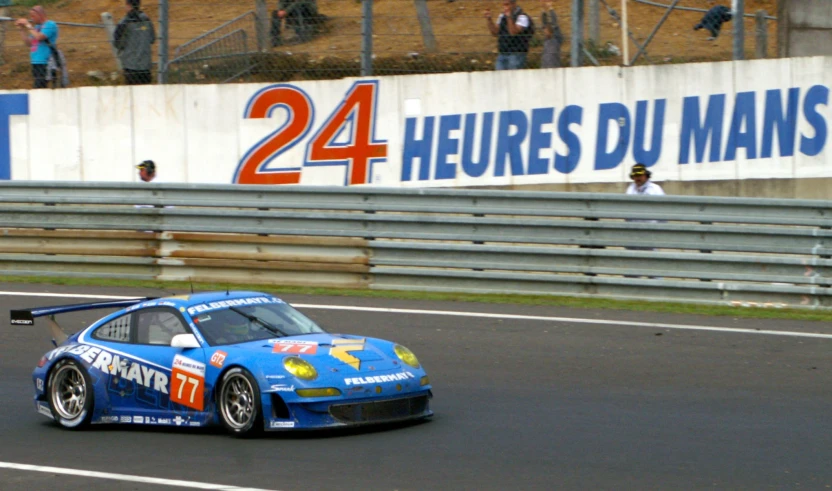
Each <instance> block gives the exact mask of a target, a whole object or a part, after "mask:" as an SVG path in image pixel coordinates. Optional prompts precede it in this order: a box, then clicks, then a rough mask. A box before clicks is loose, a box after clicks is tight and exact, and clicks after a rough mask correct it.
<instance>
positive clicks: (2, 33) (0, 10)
mask: <svg viewBox="0 0 832 491" xmlns="http://www.w3.org/2000/svg"><path fill="white" fill-rule="evenodd" d="M6 5H8V3H4V0H0V17H6V16H7V15H9V9H8V7H6ZM5 40H6V22H5V21H0V65H2V64H3V63H5V61H4V60H3V42H4V41H5Z"/></svg>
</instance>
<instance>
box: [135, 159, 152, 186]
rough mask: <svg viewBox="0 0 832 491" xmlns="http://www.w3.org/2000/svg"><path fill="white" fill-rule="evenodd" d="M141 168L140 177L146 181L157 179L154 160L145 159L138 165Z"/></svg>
mask: <svg viewBox="0 0 832 491" xmlns="http://www.w3.org/2000/svg"><path fill="white" fill-rule="evenodd" d="M136 168H137V169H139V179H141V180H142V181H144V182H151V181H153V180H154V179H156V163H155V162H153V161H152V160H145V161H144V162H142V163H141V164H139V165H137V166H136Z"/></svg>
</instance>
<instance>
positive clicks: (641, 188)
mask: <svg viewBox="0 0 832 491" xmlns="http://www.w3.org/2000/svg"><path fill="white" fill-rule="evenodd" d="M652 175H653V173H652V172H650V171H649V170H647V166H645V165H644V164H636V165H634V166H633V168H632V170H630V179H632V180H633V182H631V183H630V185H629V186H628V187H627V194H652V195H664V189H662V187H661V186H659V185H658V184H656V183H655V182H653V181H650V176H652Z"/></svg>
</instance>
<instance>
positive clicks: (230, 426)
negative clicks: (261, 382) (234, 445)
mask: <svg viewBox="0 0 832 491" xmlns="http://www.w3.org/2000/svg"><path fill="white" fill-rule="evenodd" d="M217 394H218V395H217V411H218V412H219V416H220V421H222V425H223V426H224V427H225V429H226V430H227V431H228V432H229V433H230V434H231V435H232V436H235V437H239V438H248V437H252V436H256V435H259V434H260V433H262V432H263V410H262V405H261V404H260V387H259V386H258V385H257V381H256V380H255V379H254V377H253V376H252V375H251V374H250V373H249V372H248V371H247V370H245V369H243V368H240V367H234V368H232V369H230V370H228V371H227V372H225V374H223V376H222V379H221V381H220V383H219V391H218V392H217Z"/></svg>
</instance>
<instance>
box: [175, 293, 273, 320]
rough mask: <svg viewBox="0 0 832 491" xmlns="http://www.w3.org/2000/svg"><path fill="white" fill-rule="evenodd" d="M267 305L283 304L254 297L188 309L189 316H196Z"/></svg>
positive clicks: (211, 303) (270, 298) (269, 298)
mask: <svg viewBox="0 0 832 491" xmlns="http://www.w3.org/2000/svg"><path fill="white" fill-rule="evenodd" d="M265 303H283V302H282V301H280V300H278V299H276V298H274V297H252V298H235V299H231V300H220V301H219V302H208V303H203V304H200V305H194V306H193V307H188V314H190V315H192V316H193V315H194V314H199V313H202V312H210V311H212V310H217V309H227V308H228V307H245V306H247V305H261V304H265Z"/></svg>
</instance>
